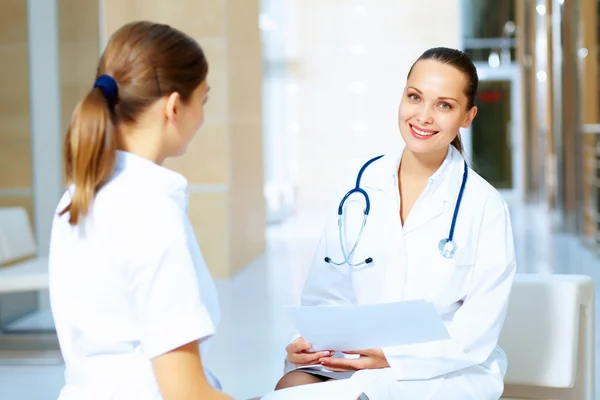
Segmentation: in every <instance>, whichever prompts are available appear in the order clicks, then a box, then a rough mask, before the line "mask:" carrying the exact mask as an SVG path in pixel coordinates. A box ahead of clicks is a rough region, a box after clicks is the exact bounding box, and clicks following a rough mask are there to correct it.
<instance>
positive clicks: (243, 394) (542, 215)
mask: <svg viewBox="0 0 600 400" xmlns="http://www.w3.org/2000/svg"><path fill="white" fill-rule="evenodd" d="M511 210H512V219H513V226H514V232H515V240H516V247H517V255H518V262H519V269H520V272H523V273H533V272H555V273H573V274H586V275H590V276H592V277H593V278H594V280H595V282H596V283H598V282H600V259H598V258H597V257H596V256H594V255H593V254H592V253H591V252H590V251H588V250H586V249H584V248H583V247H582V246H581V245H580V243H579V242H578V240H577V239H575V238H572V237H570V236H566V235H552V234H550V229H549V225H548V217H547V213H546V212H545V211H544V210H543V209H541V208H539V207H532V206H527V207H525V206H523V205H520V204H514V205H512V206H511ZM326 211H327V210H320V209H305V210H302V211H300V212H298V213H297V215H296V216H295V217H293V218H291V219H290V220H288V221H287V222H286V223H285V224H282V225H280V226H275V227H271V228H269V230H268V232H267V236H268V249H267V252H266V254H265V255H264V256H263V257H261V258H260V259H259V260H256V262H254V263H252V264H251V265H249V266H248V267H247V268H245V269H244V270H243V271H242V272H241V273H240V274H239V275H237V276H236V277H235V278H233V279H230V280H224V281H219V282H218V289H219V293H220V297H221V307H222V311H223V320H222V323H221V325H220V326H219V332H218V335H217V337H216V338H215V341H214V345H213V348H212V351H211V354H210V356H209V358H208V360H207V362H208V364H209V366H210V367H211V369H212V370H213V371H214V372H215V373H216V374H217V376H219V378H220V379H221V381H222V383H223V385H224V387H225V390H226V391H227V392H228V393H230V394H231V395H233V396H235V398H236V399H247V398H249V397H252V396H258V395H261V394H264V393H266V392H268V391H270V390H272V388H273V386H274V385H275V383H276V381H277V379H278V378H279V376H280V374H281V370H282V365H283V357H284V354H285V351H284V348H285V345H286V344H287V342H288V340H289V338H290V336H291V334H292V329H291V327H290V325H289V323H288V322H287V321H286V319H285V317H284V316H283V314H282V310H281V306H282V305H286V304H292V303H295V302H296V301H297V299H298V295H299V291H300V288H301V285H302V282H303V280H304V276H305V274H306V267H307V266H308V264H309V263H310V261H311V259H312V252H313V249H314V247H315V245H316V240H317V236H318V233H319V231H320V229H321V222H320V221H322V217H323V214H324V213H325V212H326ZM596 303H598V300H597V301H596ZM596 310H600V307H598V305H597V306H596ZM596 321H600V316H599V315H598V314H597V316H596ZM38 322H39V321H38ZM42 323H43V321H42ZM597 325H598V323H597ZM598 332H600V329H597V331H596V334H597V336H596V337H597V339H598V336H599V335H598ZM597 348H598V347H597ZM596 359H598V352H597V355H596ZM598 376H599V375H597V377H598ZM596 380H597V382H600V379H598V378H597V379H596ZM62 381H63V378H62V367H61V366H60V365H37V366H36V365H12V366H11V365H8V366H7V365H4V366H0V399H2V400H51V399H56V396H57V394H58V391H59V390H60V387H61V385H62Z"/></svg>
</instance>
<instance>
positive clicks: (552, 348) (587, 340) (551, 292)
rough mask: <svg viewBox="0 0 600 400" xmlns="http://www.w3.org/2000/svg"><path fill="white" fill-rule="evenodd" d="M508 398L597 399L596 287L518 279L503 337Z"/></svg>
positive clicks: (551, 278)
mask: <svg viewBox="0 0 600 400" xmlns="http://www.w3.org/2000/svg"><path fill="white" fill-rule="evenodd" d="M500 346H501V347H502V348H503V350H504V351H505V352H506V354H507V356H508V370H507V373H506V378H505V390H504V396H505V397H502V398H503V399H538V400H542V399H544V400H594V398H595V397H594V396H595V394H594V283H593V280H592V279H591V278H590V277H587V276H582V275H542V274H517V275H516V277H515V283H514V286H513V291H512V295H511V301H510V305H509V309H508V315H507V318H506V322H505V325H504V329H503V331H502V334H501V337H500Z"/></svg>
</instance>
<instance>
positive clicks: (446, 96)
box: [398, 59, 477, 153]
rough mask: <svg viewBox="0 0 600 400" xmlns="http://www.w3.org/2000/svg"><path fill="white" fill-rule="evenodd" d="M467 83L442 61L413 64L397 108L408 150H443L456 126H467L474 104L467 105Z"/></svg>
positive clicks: (475, 109) (471, 118) (455, 130)
mask: <svg viewBox="0 0 600 400" xmlns="http://www.w3.org/2000/svg"><path fill="white" fill-rule="evenodd" d="M468 83H469V82H468V79H467V76H466V75H465V74H464V73H463V72H461V71H460V70H458V69H457V68H455V67H453V66H451V65H449V64H446V63H442V62H439V61H436V60H432V59H426V60H420V61H418V62H417V63H416V64H415V65H414V66H413V68H412V70H411V72H410V75H409V77H408V80H407V82H406V87H405V89H404V93H403V94H402V100H401V101H400V107H399V109H398V125H399V128H400V133H401V135H402V139H403V140H404V142H405V143H406V147H407V148H408V149H409V150H411V151H412V152H414V153H435V152H440V153H441V152H444V153H445V151H446V149H447V148H448V145H449V144H450V143H451V142H452V141H453V140H454V138H455V137H456V135H457V134H458V131H459V129H460V128H468V127H469V125H470V124H471V122H472V121H473V118H474V117H475V115H476V114H477V107H474V106H473V107H469V99H468V97H467V94H466V88H467V86H468Z"/></svg>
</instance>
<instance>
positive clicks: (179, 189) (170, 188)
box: [115, 150, 188, 208]
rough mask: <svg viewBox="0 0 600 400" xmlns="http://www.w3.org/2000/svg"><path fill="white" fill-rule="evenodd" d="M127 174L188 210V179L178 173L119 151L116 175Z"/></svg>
mask: <svg viewBox="0 0 600 400" xmlns="http://www.w3.org/2000/svg"><path fill="white" fill-rule="evenodd" d="M119 173H126V174H132V175H134V176H135V180H136V181H137V182H141V183H143V184H144V185H148V186H149V187H152V188H153V189H155V190H158V191H161V192H164V193H166V194H168V195H169V196H171V197H172V198H174V199H175V200H177V201H178V203H179V204H180V206H182V207H183V208H187V195H186V188H187V184H188V182H187V179H186V178H185V177H184V176H183V175H181V174H180V173H178V172H175V171H172V170H170V169H168V168H165V167H163V166H160V165H158V164H155V163H153V162H152V161H150V160H148V159H145V158H143V157H140V156H138V155H135V154H133V153H129V152H126V151H121V150H118V151H117V158H116V162H115V174H119Z"/></svg>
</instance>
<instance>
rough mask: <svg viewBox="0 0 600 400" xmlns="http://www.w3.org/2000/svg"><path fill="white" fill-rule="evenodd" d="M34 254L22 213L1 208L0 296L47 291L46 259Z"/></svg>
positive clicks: (31, 239) (31, 237)
mask: <svg viewBox="0 0 600 400" xmlns="http://www.w3.org/2000/svg"><path fill="white" fill-rule="evenodd" d="M36 254H37V246H36V244H35V239H34V237H33V234H32V232H31V225H30V223H29V218H28V216H27V212H26V211H25V209H24V208H21V207H5V208H0V294H2V293H15V292H29V291H36V290H44V289H48V259H47V258H46V257H37V256H36Z"/></svg>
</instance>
